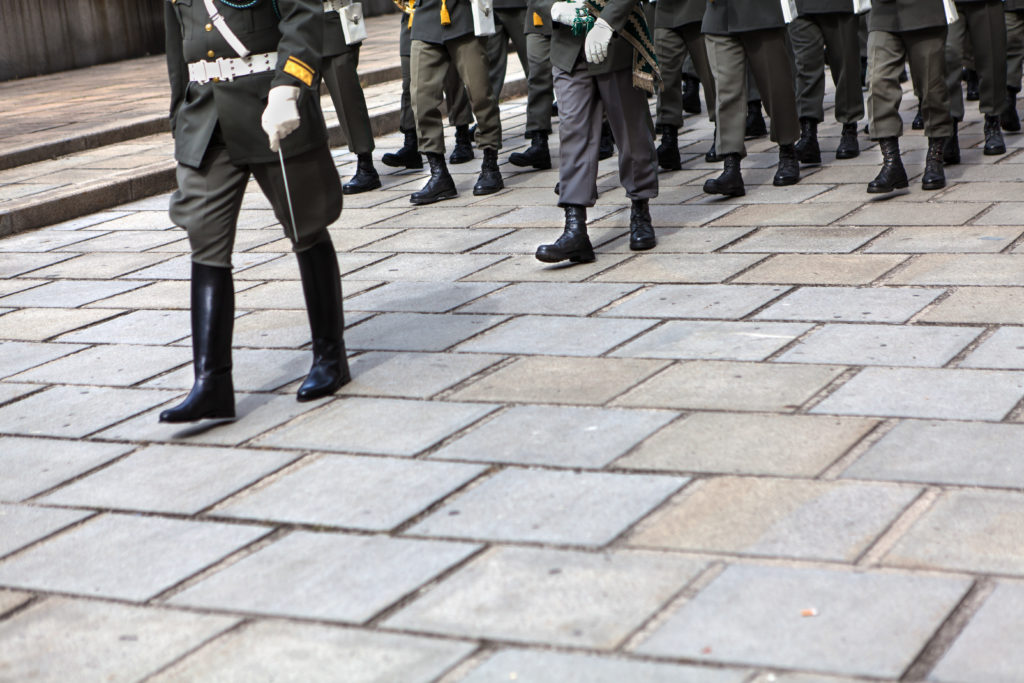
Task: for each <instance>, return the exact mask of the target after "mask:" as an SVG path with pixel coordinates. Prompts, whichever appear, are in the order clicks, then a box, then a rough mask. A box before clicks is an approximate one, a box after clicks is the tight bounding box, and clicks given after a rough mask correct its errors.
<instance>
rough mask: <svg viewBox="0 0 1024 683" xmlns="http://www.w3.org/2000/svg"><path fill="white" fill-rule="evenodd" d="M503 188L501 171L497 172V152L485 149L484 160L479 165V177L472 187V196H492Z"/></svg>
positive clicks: (488, 148) (503, 182)
mask: <svg viewBox="0 0 1024 683" xmlns="http://www.w3.org/2000/svg"><path fill="white" fill-rule="evenodd" d="M503 187H505V181H504V180H502V179H501V171H499V170H498V150H496V149H491V148H490V147H485V148H484V160H483V163H481V164H480V175H479V177H477V179H476V185H474V186H473V194H475V195H482V194H494V193H495V192H497V191H498V190H500V189H501V188H503Z"/></svg>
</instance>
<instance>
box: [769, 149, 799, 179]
mask: <svg viewBox="0 0 1024 683" xmlns="http://www.w3.org/2000/svg"><path fill="white" fill-rule="evenodd" d="M799 182H800V162H799V161H798V160H797V158H796V145H779V167H778V169H776V171H775V177H774V178H772V185H775V186H776V187H781V186H783V185H796V184H797V183H799Z"/></svg>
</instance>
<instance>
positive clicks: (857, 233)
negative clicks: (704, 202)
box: [726, 226, 883, 254]
mask: <svg viewBox="0 0 1024 683" xmlns="http://www.w3.org/2000/svg"><path fill="white" fill-rule="evenodd" d="M882 230H883V228H881V227H879V228H853V227H842V228H838V227H837V228H826V227H820V226H810V227H782V226H778V227H776V226H771V227H765V228H762V229H760V230H758V231H757V232H755V233H753V234H751V235H748V236H747V237H746V238H744V239H743V240H741V241H740V242H739V243H737V244H733V245H731V246H730V247H728V248H727V249H726V251H727V252H757V253H779V252H782V253H785V252H798V253H804V254H806V253H812V252H824V253H828V252H832V253H849V252H851V251H853V250H855V249H857V248H858V247H860V246H861V245H863V244H864V243H866V242H868V241H869V240H871V239H873V238H875V237H877V236H878V235H879V234H880V233H881V232H882Z"/></svg>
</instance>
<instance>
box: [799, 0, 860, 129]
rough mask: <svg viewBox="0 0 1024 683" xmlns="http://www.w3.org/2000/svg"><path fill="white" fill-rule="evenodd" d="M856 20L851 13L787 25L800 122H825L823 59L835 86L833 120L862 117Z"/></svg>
mask: <svg viewBox="0 0 1024 683" xmlns="http://www.w3.org/2000/svg"><path fill="white" fill-rule="evenodd" d="M858 25H859V19H858V16H857V15H856V14H854V13H853V12H847V13H843V12H828V13H823V14H805V15H801V16H798V17H797V18H796V19H794V20H793V21H792V23H790V24H789V42H790V45H792V46H793V57H794V59H795V60H796V100H797V113H798V114H799V115H800V118H801V119H804V118H806V119H814V120H815V121H817V122H818V123H821V122H822V121H824V120H825V107H824V101H825V56H826V48H827V55H828V66H829V70H830V71H831V72H832V82H833V83H835V85H836V96H835V97H836V99H835V117H836V121H838V122H839V123H856V122H857V121H859V120H860V119H861V118H863V117H864V96H863V95H862V94H861V89H860V39H859V38H858V37H857V28H858Z"/></svg>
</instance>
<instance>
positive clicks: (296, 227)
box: [277, 147, 299, 244]
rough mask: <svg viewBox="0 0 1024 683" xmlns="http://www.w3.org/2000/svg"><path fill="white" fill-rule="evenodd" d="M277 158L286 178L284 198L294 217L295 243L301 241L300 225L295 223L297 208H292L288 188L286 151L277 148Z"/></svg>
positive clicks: (289, 211) (289, 212)
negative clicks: (285, 163)
mask: <svg viewBox="0 0 1024 683" xmlns="http://www.w3.org/2000/svg"><path fill="white" fill-rule="evenodd" d="M277 158H278V159H280V160H281V179H282V180H284V198H285V199H286V200H288V214H289V215H290V216H291V218H292V234H293V235H295V243H296V244H298V243H299V227H298V226H297V225H296V224H295V209H293V208H292V193H291V191H290V190H289V189H288V174H287V173H285V172H284V151H283V150H282V149H281V148H280V147H278V148H277Z"/></svg>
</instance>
